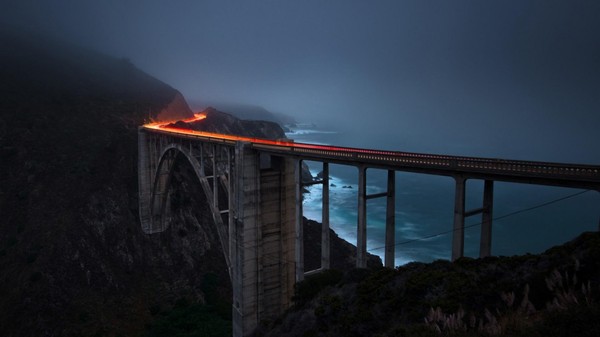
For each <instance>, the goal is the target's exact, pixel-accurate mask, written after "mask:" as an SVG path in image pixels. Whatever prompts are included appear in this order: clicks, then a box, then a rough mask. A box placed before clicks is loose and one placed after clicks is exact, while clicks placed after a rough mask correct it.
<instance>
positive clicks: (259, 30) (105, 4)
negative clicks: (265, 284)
mask: <svg viewBox="0 0 600 337" xmlns="http://www.w3.org/2000/svg"><path fill="white" fill-rule="evenodd" d="M0 18H1V21H2V22H4V23H8V24H10V25H14V26H18V27H27V29H30V30H38V31H44V32H47V33H49V34H51V35H56V36H59V37H61V38H63V39H66V40H69V41H73V42H76V43H79V44H83V45H86V46H91V47H93V48H95V49H98V50H100V51H103V52H105V53H107V54H110V55H114V56H117V57H127V58H129V59H131V60H132V62H133V63H134V64H136V65H137V66H138V67H140V68H141V69H143V70H145V71H147V72H149V73H151V74H152V75H154V76H156V77H158V78H160V79H161V80H163V81H165V82H167V83H169V84H171V85H172V86H174V87H175V88H177V89H179V90H180V91H181V92H182V93H183V94H184V96H186V97H187V98H188V100H192V101H227V102H238V103H247V104H255V105H260V106H263V107H265V108H267V109H269V110H271V111H276V112H283V113H287V114H290V115H294V116H295V117H296V118H297V119H298V120H301V121H307V122H316V123H318V124H320V125H323V126H328V127H332V125H334V124H337V128H339V129H341V130H346V131H347V132H353V133H354V134H356V135H357V137H356V142H355V143H354V144H352V145H357V146H359V145H363V144H364V146H370V147H373V146H377V145H380V146H379V147H383V148H393V149H398V148H397V147H402V148H401V149H399V150H408V151H411V150H412V151H428V152H448V153H452V154H468V155H485V156H495V157H515V158H528V159H540V160H553V161H573V162H588V163H595V164H600V149H599V147H598V144H600V132H599V131H600V1H597V0H590V1H576V0H565V1H553V0H540V1H527V0H515V1H491V0H490V1H482V0H471V1H466V0H461V1H447V0H439V1H434V0H414V1H401V0H397V1H349V0H343V1H341V0H340V1H333V0H318V1H312V0H302V1H281V0H279V1H259V0H256V1H250V0H247V1H200V0H190V1H134V0H103V1H76V0H72V1H67V0H58V1H57V0H53V1H31V0H8V1H6V0H5V1H3V5H2V12H1V14H0ZM363 134H364V135H365V136H364V137H363V136H360V137H358V135H363Z"/></svg>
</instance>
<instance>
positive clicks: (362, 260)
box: [356, 166, 367, 268]
mask: <svg viewBox="0 0 600 337" xmlns="http://www.w3.org/2000/svg"><path fill="white" fill-rule="evenodd" d="M366 267H367V168H366V167H365V166H359V167H358V224H357V229H356V268H366Z"/></svg>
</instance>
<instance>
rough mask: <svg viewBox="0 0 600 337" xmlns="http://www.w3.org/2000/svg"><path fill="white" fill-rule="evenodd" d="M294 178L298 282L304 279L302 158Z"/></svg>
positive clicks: (297, 163)
mask: <svg viewBox="0 0 600 337" xmlns="http://www.w3.org/2000/svg"><path fill="white" fill-rule="evenodd" d="M294 168H295V172H294V179H295V184H296V185H295V186H296V236H295V239H296V282H300V281H303V280H304V223H303V222H304V220H303V218H302V212H303V211H302V189H303V186H302V160H297V161H296V163H295V165H294Z"/></svg>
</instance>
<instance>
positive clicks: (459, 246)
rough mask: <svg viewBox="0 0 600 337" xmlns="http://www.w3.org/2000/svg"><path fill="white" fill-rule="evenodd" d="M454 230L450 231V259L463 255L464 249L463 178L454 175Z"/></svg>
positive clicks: (453, 259)
mask: <svg viewBox="0 0 600 337" xmlns="http://www.w3.org/2000/svg"><path fill="white" fill-rule="evenodd" d="M454 179H455V180H456V190H455V194H454V230H453V232H452V261H455V260H456V259H459V258H461V257H463V255H464V249H465V185H466V184H465V182H466V180H465V178H464V177H461V176H456V177H454Z"/></svg>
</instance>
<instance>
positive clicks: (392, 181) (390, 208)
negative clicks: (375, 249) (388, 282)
mask: <svg viewBox="0 0 600 337" xmlns="http://www.w3.org/2000/svg"><path fill="white" fill-rule="evenodd" d="M395 253H396V171H394V170H389V171H388V178H387V207H386V217H385V266H386V267H388V268H394V267H395V266H394V264H395V255H396V254H395Z"/></svg>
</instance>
